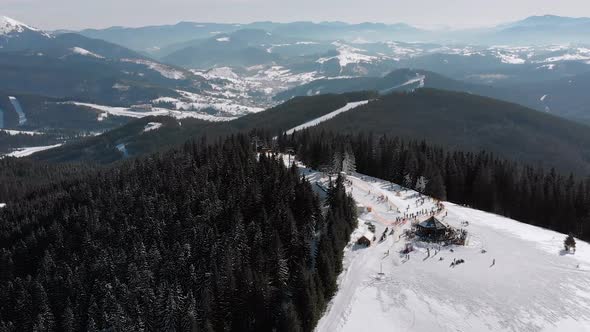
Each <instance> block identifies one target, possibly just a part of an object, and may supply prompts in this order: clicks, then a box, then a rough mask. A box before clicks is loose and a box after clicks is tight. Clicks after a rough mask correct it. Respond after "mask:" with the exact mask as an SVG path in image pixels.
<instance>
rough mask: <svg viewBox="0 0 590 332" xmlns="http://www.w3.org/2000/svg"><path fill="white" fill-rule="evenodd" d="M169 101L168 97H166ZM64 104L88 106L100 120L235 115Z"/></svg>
mask: <svg viewBox="0 0 590 332" xmlns="http://www.w3.org/2000/svg"><path fill="white" fill-rule="evenodd" d="M166 101H168V99H166ZM64 104H72V105H77V106H83V107H88V108H91V109H93V110H96V111H99V112H100V113H99V115H98V119H97V120H98V121H103V120H104V119H106V118H107V117H108V116H109V115H115V116H124V117H129V118H136V119H140V118H144V117H146V116H170V117H173V118H176V119H186V118H195V119H200V120H205V121H211V122H218V121H231V120H234V119H235V117H222V116H215V115H210V114H203V113H198V112H196V111H176V110H169V109H166V108H158V107H153V108H151V111H134V110H132V109H131V108H127V107H114V106H105V105H96V104H89V103H80V102H74V101H69V102H64Z"/></svg>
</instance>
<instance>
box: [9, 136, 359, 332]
mask: <svg viewBox="0 0 590 332" xmlns="http://www.w3.org/2000/svg"><path fill="white" fill-rule="evenodd" d="M4 166H6V167H10V166H11V165H10V163H6V164H5V165H4ZM16 166H17V167H18V165H16ZM321 204H322V203H321V202H320V201H319V200H318V198H317V196H316V195H315V194H314V192H313V190H312V187H311V185H310V184H309V183H308V182H306V180H304V179H302V178H301V177H300V176H299V174H298V173H297V169H296V168H292V169H287V168H285V166H284V164H283V161H282V160H279V159H274V158H269V157H266V156H264V155H261V156H260V159H259V160H257V159H256V157H255V155H254V153H253V150H252V145H251V143H250V141H249V140H248V139H247V138H246V137H244V136H237V137H232V138H229V139H227V140H225V141H224V142H223V143H218V144H216V145H214V146H208V145H206V144H197V143H187V144H185V145H184V148H183V149H181V150H178V151H171V152H168V153H165V154H163V155H154V156H151V157H148V158H144V159H140V160H137V161H134V162H129V163H125V164H124V165H121V166H119V167H117V168H113V169H111V170H107V171H102V172H101V173H98V174H95V175H91V176H84V177H80V178H79V179H76V178H75V177H74V178H73V179H72V180H71V181H65V182H62V183H61V184H59V185H55V186H54V187H53V188H52V189H51V190H43V188H40V189H32V190H31V191H30V192H29V194H28V195H27V199H26V200H23V201H21V202H14V203H11V204H9V205H8V206H7V207H6V208H3V209H0V225H1V227H0V331H82V330H86V331H141V330H150V331H154V330H159V331H189V330H190V331H228V330H233V331H311V330H312V329H313V327H314V326H315V324H316V322H317V320H318V319H319V318H320V315H321V314H322V312H323V310H324V308H325V306H326V303H327V301H328V300H329V299H330V297H331V296H332V294H333V293H334V292H335V290H336V276H337V275H338V274H339V272H340V270H341V262H342V249H343V248H344V246H345V245H346V243H347V242H348V238H349V235H350V233H351V231H352V229H353V228H354V225H355V223H356V215H355V214H356V209H355V205H354V204H353V201H352V199H351V198H350V197H349V196H347V195H346V193H345V191H344V186H343V181H342V179H340V178H339V179H338V180H337V181H336V182H335V185H334V186H332V188H331V189H330V191H329V194H328V199H327V201H326V204H327V211H326V212H325V213H322V208H321Z"/></svg>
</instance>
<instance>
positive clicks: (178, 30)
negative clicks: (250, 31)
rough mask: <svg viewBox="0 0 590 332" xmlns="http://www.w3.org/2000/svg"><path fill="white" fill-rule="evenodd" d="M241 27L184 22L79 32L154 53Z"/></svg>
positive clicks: (237, 25) (236, 25)
mask: <svg viewBox="0 0 590 332" xmlns="http://www.w3.org/2000/svg"><path fill="white" fill-rule="evenodd" d="M240 28H241V25H239V24H217V23H195V22H181V23H178V24H175V25H162V26H147V27H139V28H125V27H111V28H108V29H87V30H82V31H80V34H82V35H84V36H87V37H90V38H98V39H102V40H106V41H109V42H112V43H116V44H119V45H123V46H125V47H128V48H130V49H133V50H136V51H139V52H144V53H151V52H157V51H159V50H160V49H161V48H164V47H166V46H169V45H173V44H178V43H184V42H188V41H191V40H195V39H207V38H210V37H212V36H214V35H218V34H221V33H231V32H233V31H236V30H239V29H240Z"/></svg>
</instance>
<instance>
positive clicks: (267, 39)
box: [162, 29, 282, 69]
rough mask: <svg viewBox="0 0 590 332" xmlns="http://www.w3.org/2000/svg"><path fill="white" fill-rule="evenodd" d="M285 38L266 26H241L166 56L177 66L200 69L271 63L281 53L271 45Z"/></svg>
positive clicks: (167, 59) (166, 60)
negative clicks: (261, 28) (265, 28)
mask: <svg viewBox="0 0 590 332" xmlns="http://www.w3.org/2000/svg"><path fill="white" fill-rule="evenodd" d="M281 40H282V39H281V38H278V37H275V36H274V35H273V34H272V33H270V32H266V31H264V30H253V29H251V30H239V31H236V32H233V33H231V34H219V35H216V36H214V37H211V38H209V39H206V40H204V41H198V42H197V43H195V45H191V46H188V47H186V48H183V49H180V50H178V51H176V52H173V53H172V54H170V55H168V56H165V57H164V58H162V60H163V61H164V62H167V63H171V64H174V65H177V66H183V67H187V68H199V69H207V68H211V67H224V66H253V65H260V64H267V63H270V62H273V61H277V60H278V59H279V56H278V55H277V54H273V53H271V52H269V51H268V50H267V48H268V47H271V45H272V44H276V43H280V41H281ZM264 45H267V48H264Z"/></svg>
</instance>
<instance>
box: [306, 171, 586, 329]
mask: <svg viewBox="0 0 590 332" xmlns="http://www.w3.org/2000/svg"><path fill="white" fill-rule="evenodd" d="M299 166H300V167H301V173H302V174H304V175H306V176H307V177H308V179H309V180H310V181H311V182H312V183H316V182H319V183H322V182H323V183H325V182H326V181H327V179H326V177H325V176H323V175H322V174H321V173H318V172H315V171H312V170H309V169H306V168H305V167H304V166H303V165H299ZM348 179H349V180H350V182H351V184H352V185H349V186H348V187H347V188H348V191H349V192H350V193H351V194H352V195H353V197H354V199H355V200H356V201H357V203H359V204H362V205H364V206H366V207H370V208H371V210H372V211H371V212H364V213H362V214H361V215H360V216H359V227H358V229H357V230H356V231H355V232H354V233H353V235H352V238H351V241H350V243H349V245H348V246H347V248H346V249H345V255H344V271H343V272H342V274H341V275H340V277H339V281H338V283H339V291H338V292H337V294H336V295H335V297H334V298H333V300H332V301H331V302H330V304H329V306H328V309H327V311H326V313H325V315H324V317H323V318H322V319H321V320H320V322H319V324H318V326H317V329H316V331H318V332H323V331H330V332H333V331H375V332H378V331H590V245H589V244H588V243H585V242H582V241H580V240H577V251H576V253H575V254H573V255H572V254H565V253H564V252H562V248H563V240H564V239H565V235H564V234H560V233H557V232H553V231H550V230H546V229H542V228H538V227H534V226H530V225H527V224H523V223H519V222H517V221H514V220H510V219H507V218H504V217H501V216H497V215H494V214H490V213H486V212H482V211H478V210H474V209H470V208H465V207H461V206H458V205H455V204H452V203H448V202H447V203H443V204H444V206H445V210H443V211H442V212H441V213H440V214H439V215H438V218H439V219H441V220H442V221H443V223H446V224H448V225H450V226H453V227H456V228H464V229H466V230H467V231H468V232H469V237H468V242H467V245H466V246H452V247H443V248H442V250H441V251H440V252H437V253H436V254H435V249H437V248H435V247H434V246H432V248H431V254H432V255H431V257H428V255H427V248H426V245H425V244H420V243H415V244H414V249H415V251H413V252H412V253H410V256H409V260H406V258H405V255H403V254H400V251H401V250H402V249H403V248H404V247H405V244H406V239H404V238H399V235H400V234H401V233H402V231H403V230H405V229H408V228H410V223H411V222H410V221H406V222H396V219H397V218H398V217H400V216H401V217H403V215H404V213H408V214H411V213H416V212H418V211H421V210H427V211H430V210H431V209H433V208H435V206H436V202H435V201H434V200H431V199H429V198H425V201H424V204H421V202H420V198H419V196H418V194H417V193H416V192H413V191H403V190H402V188H401V187H400V186H398V185H395V184H392V183H389V182H386V181H382V180H379V179H375V178H371V177H367V176H363V175H361V174H354V176H348ZM398 210H399V212H398ZM445 215H446V217H445ZM426 217H427V216H422V217H420V218H419V220H422V219H425V218H426ZM464 221H468V222H469V225H468V226H465V227H462V222H464ZM365 222H372V223H373V224H374V225H375V226H376V232H375V234H376V236H377V239H379V237H380V235H381V234H382V233H383V230H384V229H385V227H389V229H390V230H391V228H392V227H393V229H394V231H395V233H394V235H392V236H388V237H387V239H386V240H385V241H384V242H382V243H377V242H374V244H373V246H371V247H369V248H362V247H359V246H357V245H356V244H355V243H356V240H357V239H358V238H359V237H360V236H361V235H362V234H364V233H365V232H366V231H367V226H366V225H365ZM450 249H453V252H451V251H450ZM482 250H485V251H486V252H485V253H482ZM441 258H442V260H440V259H441ZM453 259H464V260H465V263H464V264H461V265H458V266H457V267H455V268H451V267H450V263H451V262H452V261H453ZM493 260H495V265H492V263H493ZM380 271H382V272H383V275H379V273H380Z"/></svg>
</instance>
